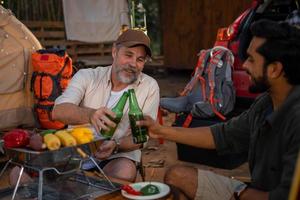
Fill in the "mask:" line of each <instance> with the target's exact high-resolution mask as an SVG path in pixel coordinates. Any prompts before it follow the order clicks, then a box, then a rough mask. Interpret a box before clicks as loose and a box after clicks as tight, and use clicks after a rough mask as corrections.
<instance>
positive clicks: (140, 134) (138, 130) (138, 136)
mask: <svg viewBox="0 0 300 200" xmlns="http://www.w3.org/2000/svg"><path fill="white" fill-rule="evenodd" d="M128 93H129V112H128V116H129V121H130V126H131V131H132V138H133V142H134V143H135V144H140V143H144V142H146V141H147V132H148V129H147V128H146V127H140V126H137V125H136V121H139V120H142V119H144V117H143V112H142V110H141V109H140V107H139V104H138V102H137V100H136V96H135V92H134V90H133V89H129V90H128Z"/></svg>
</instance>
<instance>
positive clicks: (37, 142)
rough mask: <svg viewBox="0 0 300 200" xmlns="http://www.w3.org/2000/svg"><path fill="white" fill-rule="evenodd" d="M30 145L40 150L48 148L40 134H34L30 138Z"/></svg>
mask: <svg viewBox="0 0 300 200" xmlns="http://www.w3.org/2000/svg"><path fill="white" fill-rule="evenodd" d="M29 147H30V148H32V149H33V150H36V151H40V150H42V149H45V148H46V144H45V143H43V137H42V136H41V135H40V134H33V135H31V136H30V139H29Z"/></svg>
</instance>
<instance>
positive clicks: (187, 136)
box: [160, 126, 216, 149]
mask: <svg viewBox="0 0 300 200" xmlns="http://www.w3.org/2000/svg"><path fill="white" fill-rule="evenodd" d="M160 135H161V136H162V138H164V139H167V140H171V141H174V142H178V143H182V144H187V145H191V146H194V147H200V148H206V149H215V148H216V146H215V142H214V139H213V136H212V132H211V130H210V128H209V127H198V128H182V127H167V126H163V127H162V129H161V133H160Z"/></svg>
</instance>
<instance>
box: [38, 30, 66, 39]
mask: <svg viewBox="0 0 300 200" xmlns="http://www.w3.org/2000/svg"><path fill="white" fill-rule="evenodd" d="M33 34H34V35H35V37H37V38H63V39H64V38H65V31H34V32H33Z"/></svg>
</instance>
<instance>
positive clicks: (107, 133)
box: [100, 92, 128, 139]
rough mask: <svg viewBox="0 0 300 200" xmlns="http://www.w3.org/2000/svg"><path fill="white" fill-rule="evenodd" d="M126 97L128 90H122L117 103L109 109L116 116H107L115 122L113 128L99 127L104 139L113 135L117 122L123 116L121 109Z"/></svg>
mask: <svg viewBox="0 0 300 200" xmlns="http://www.w3.org/2000/svg"><path fill="white" fill-rule="evenodd" d="M127 98H128V92H124V93H123V94H122V96H121V98H120V100H119V101H118V103H117V105H116V106H115V107H113V108H112V109H111V110H112V111H113V112H114V113H115V114H116V118H112V117H110V116H107V117H108V118H109V119H110V120H112V121H113V122H115V123H116V126H115V127H114V128H112V127H110V129H109V130H104V129H101V131H100V133H101V135H102V136H103V137H105V138H106V139H109V138H111V137H112V136H113V134H114V132H115V130H116V128H117V126H118V124H119V123H120V121H121V119H122V117H123V109H124V106H125V104H126V101H127Z"/></svg>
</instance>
